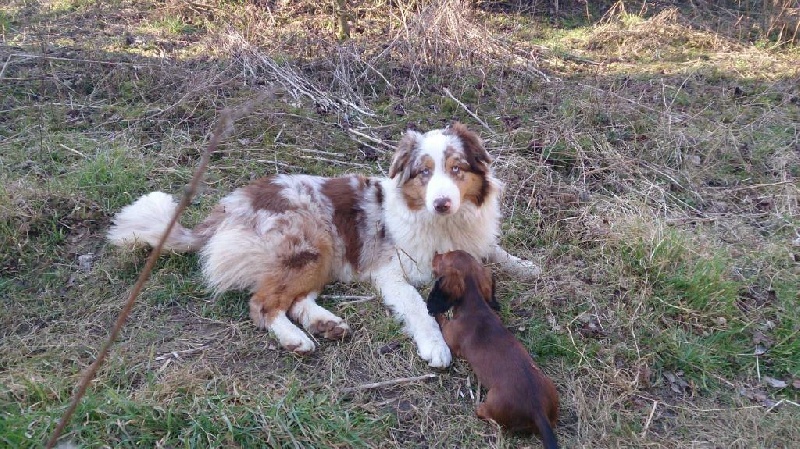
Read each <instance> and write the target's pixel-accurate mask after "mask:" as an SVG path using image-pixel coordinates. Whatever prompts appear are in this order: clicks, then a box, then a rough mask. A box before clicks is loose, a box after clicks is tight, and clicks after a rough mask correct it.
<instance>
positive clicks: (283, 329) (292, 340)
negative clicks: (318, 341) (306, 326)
mask: <svg viewBox="0 0 800 449" xmlns="http://www.w3.org/2000/svg"><path fill="white" fill-rule="evenodd" d="M269 329H270V330H271V331H272V333H273V334H275V337H276V338H277V339H278V342H279V343H280V344H281V346H283V347H284V348H286V349H288V350H289V351H292V352H294V353H297V354H308V353H309V352H312V351H314V348H315V347H316V346H315V345H314V342H313V341H311V339H310V338H308V335H306V333H305V332H303V330H302V329H300V328H299V327H297V326H295V325H294V324H293V323H292V322H291V321H289V318H287V317H286V315H285V314H283V313H281V314H278V316H276V317H275V318H274V319H273V320H272V323H271V324H270V325H269Z"/></svg>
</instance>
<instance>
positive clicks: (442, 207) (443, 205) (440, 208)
mask: <svg viewBox="0 0 800 449" xmlns="http://www.w3.org/2000/svg"><path fill="white" fill-rule="evenodd" d="M451 204H452V201H450V198H439V199H436V200H434V201H433V208H434V209H436V212H439V213H440V214H446V213H447V212H449V211H450V205H451Z"/></svg>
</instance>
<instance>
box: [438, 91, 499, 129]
mask: <svg viewBox="0 0 800 449" xmlns="http://www.w3.org/2000/svg"><path fill="white" fill-rule="evenodd" d="M444 93H445V95H447V96H448V97H450V98H451V99H452V100H453V101H455V102H456V103H458V105H459V106H461V107H462V108H463V109H464V110H465V111H466V112H467V114H469V115H471V116H472V118H474V119H475V120H477V121H478V123H480V124H481V125H483V127H484V128H486V130H487V131H489V132H490V133H494V130H493V129H492V128H490V127H489V125H487V124H486V122H484V121H483V120H481V118H480V117H478V116H477V115H475V113H474V112H472V111H470V110H469V108H468V107H467V105H465V104H464V103H462V102H461V101H460V100H459V99H458V98H456V97H454V96H453V94H452V93H450V89H448V88H446V87H445V88H444Z"/></svg>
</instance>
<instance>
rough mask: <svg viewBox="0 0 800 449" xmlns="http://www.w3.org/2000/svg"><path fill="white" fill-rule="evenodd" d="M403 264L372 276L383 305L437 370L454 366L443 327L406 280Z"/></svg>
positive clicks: (391, 266) (429, 363) (388, 267)
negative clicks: (387, 307)
mask: <svg viewBox="0 0 800 449" xmlns="http://www.w3.org/2000/svg"><path fill="white" fill-rule="evenodd" d="M402 273H403V271H402V269H401V268H400V265H399V262H396V259H394V260H393V261H392V262H391V263H390V264H388V265H387V266H384V267H382V268H381V269H379V270H376V271H375V272H373V273H372V282H373V283H374V284H375V286H376V287H377V288H378V290H379V291H380V293H381V296H382V297H383V302H384V304H386V305H387V306H389V308H390V309H392V312H394V316H395V318H397V319H398V320H400V321H401V322H402V323H403V329H404V331H405V332H406V333H407V334H408V335H410V336H411V338H412V339H414V342H415V343H416V344H417V353H418V354H419V356H420V357H422V358H423V359H425V360H426V361H427V362H428V365H430V366H432V367H435V368H444V367H446V366H448V365H450V361H451V356H450V349H449V348H448V347H447V344H446V343H445V342H444V337H442V332H441V331H440V330H439V324H438V323H436V320H435V319H434V318H433V317H432V316H430V315H428V308H427V306H426V305H425V300H423V299H422V296H420V294H419V292H417V290H416V289H415V288H414V286H412V285H411V284H409V283H408V282H407V281H406V280H405V278H404V277H403V274H402Z"/></svg>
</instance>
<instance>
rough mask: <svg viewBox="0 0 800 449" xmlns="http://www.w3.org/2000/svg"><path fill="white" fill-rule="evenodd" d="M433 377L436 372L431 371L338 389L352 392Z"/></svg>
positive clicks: (343, 391)
mask: <svg viewBox="0 0 800 449" xmlns="http://www.w3.org/2000/svg"><path fill="white" fill-rule="evenodd" d="M434 377H436V374H433V373H430V374H425V375H422V376H414V377H400V378H398V379H392V380H384V381H382V382H374V383H370V384H362V385H358V386H355V387H349V388H342V389H341V390H340V391H341V392H342V393H345V394H346V393H352V392H354V391H360V390H371V389H374V388H382V387H390V386H394V385H401V384H407V383H411V382H418V381H421V380H427V379H433V378H434Z"/></svg>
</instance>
